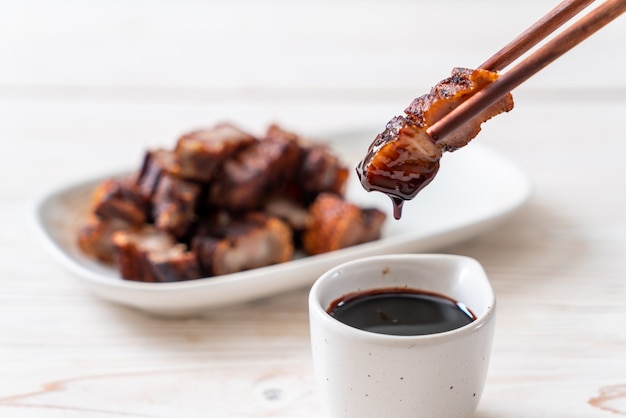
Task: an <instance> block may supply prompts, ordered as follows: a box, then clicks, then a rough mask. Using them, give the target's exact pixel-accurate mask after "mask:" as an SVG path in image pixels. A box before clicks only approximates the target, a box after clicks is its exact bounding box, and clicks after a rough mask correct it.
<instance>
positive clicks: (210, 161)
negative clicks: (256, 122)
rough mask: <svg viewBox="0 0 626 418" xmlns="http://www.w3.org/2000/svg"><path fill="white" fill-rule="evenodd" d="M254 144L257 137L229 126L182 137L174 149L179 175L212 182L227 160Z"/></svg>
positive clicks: (220, 125) (225, 124)
mask: <svg viewBox="0 0 626 418" xmlns="http://www.w3.org/2000/svg"><path fill="white" fill-rule="evenodd" d="M254 142H256V138H255V137H253V136H252V135H250V134H248V133H246V132H244V131H242V130H240V129H239V128H237V127H235V126H233V125H231V124H227V123H222V124H219V125H216V126H215V127H214V128H212V129H205V130H198V131H194V132H191V133H189V134H186V135H183V136H182V137H180V138H179V139H178V142H177V144H176V148H175V150H174V152H175V154H176V159H177V162H178V172H177V174H178V175H180V176H181V177H184V178H188V179H192V180H198V181H205V182H206V181H211V180H212V179H213V177H214V175H215V173H216V172H217V170H218V168H219V167H220V166H221V165H222V163H223V162H224V161H225V160H226V159H227V158H229V157H230V156H231V155H233V154H234V153H235V152H237V151H238V150H239V149H241V148H244V147H247V146H249V145H251V144H253V143H254Z"/></svg>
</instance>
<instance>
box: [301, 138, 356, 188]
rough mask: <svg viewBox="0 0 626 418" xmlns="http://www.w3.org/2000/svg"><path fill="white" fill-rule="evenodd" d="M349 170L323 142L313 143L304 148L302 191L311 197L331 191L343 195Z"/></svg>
mask: <svg viewBox="0 0 626 418" xmlns="http://www.w3.org/2000/svg"><path fill="white" fill-rule="evenodd" d="M348 176H349V170H348V168H347V167H346V166H345V165H344V164H343V163H342V162H341V161H340V159H339V158H338V157H337V156H335V155H333V154H332V153H331V152H330V150H329V148H328V147H327V146H325V145H323V144H311V145H309V146H307V147H306V148H305V150H304V158H303V161H302V165H301V166H300V170H299V173H298V180H299V184H300V185H301V188H302V191H303V192H304V193H306V194H308V196H309V197H311V196H317V195H318V194H319V193H324V192H330V193H335V194H337V195H340V196H343V195H344V193H345V190H346V182H347V180H348Z"/></svg>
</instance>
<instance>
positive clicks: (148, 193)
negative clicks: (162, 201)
mask: <svg viewBox="0 0 626 418" xmlns="http://www.w3.org/2000/svg"><path fill="white" fill-rule="evenodd" d="M177 171H178V165H177V163H176V156H175V155H174V153H173V152H172V151H169V150H165V149H156V150H149V151H147V152H146V153H145V155H144V158H143V162H142V164H141V168H140V169H139V172H138V173H137V176H136V179H135V184H136V187H137V190H139V193H141V195H142V196H143V197H144V198H146V199H152V196H153V195H154V193H155V191H156V189H157V186H158V185H159V181H160V180H161V177H163V176H164V175H166V174H168V173H176V172H177Z"/></svg>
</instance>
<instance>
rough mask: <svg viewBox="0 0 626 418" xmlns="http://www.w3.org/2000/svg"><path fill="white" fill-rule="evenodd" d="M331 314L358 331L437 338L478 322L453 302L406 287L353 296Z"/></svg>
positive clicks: (331, 308) (333, 307) (337, 303)
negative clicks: (433, 335)
mask: <svg viewBox="0 0 626 418" xmlns="http://www.w3.org/2000/svg"><path fill="white" fill-rule="evenodd" d="M327 312H328V313H329V314H330V315H331V316H333V317H334V318H336V319H337V320H339V321H341V322H343V323H344V324H346V325H350V326H352V327H354V328H358V329H362V330H365V331H370V332H375V333H379V334H389V335H426V334H437V333H440V332H446V331H451V330H453V329H457V328H460V327H462V326H465V325H467V324H469V323H471V322H472V321H474V320H475V319H476V316H475V315H474V314H473V313H472V312H471V311H470V310H469V309H468V308H467V307H466V306H465V305H463V304H462V303H460V302H457V301H455V300H454V299H452V298H449V297H447V296H444V295H441V294H438V293H433V292H426V291H422V290H416V289H409V288H404V287H394V288H385V289H375V290H367V291H363V292H355V293H350V294H348V295H344V296H342V297H340V298H338V299H337V300H335V301H333V302H332V303H331V304H330V306H329V307H328V309H327Z"/></svg>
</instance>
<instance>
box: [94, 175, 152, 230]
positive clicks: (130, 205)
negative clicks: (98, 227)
mask: <svg viewBox="0 0 626 418" xmlns="http://www.w3.org/2000/svg"><path fill="white" fill-rule="evenodd" d="M91 205H92V211H93V213H94V214H96V215H97V216H98V217H100V218H103V219H121V220H123V221H125V222H127V223H129V224H132V225H140V224H142V223H144V222H146V220H147V215H148V207H149V205H148V201H147V200H146V199H145V198H144V197H143V196H142V195H141V194H140V193H139V191H138V189H137V188H136V187H135V185H134V184H133V183H132V182H131V181H130V180H129V179H114V178H111V179H107V180H104V181H102V182H101V183H100V184H99V185H98V186H97V187H96V189H95V191H94V193H93V196H92V200H91Z"/></svg>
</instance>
